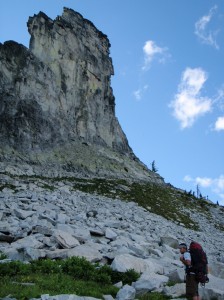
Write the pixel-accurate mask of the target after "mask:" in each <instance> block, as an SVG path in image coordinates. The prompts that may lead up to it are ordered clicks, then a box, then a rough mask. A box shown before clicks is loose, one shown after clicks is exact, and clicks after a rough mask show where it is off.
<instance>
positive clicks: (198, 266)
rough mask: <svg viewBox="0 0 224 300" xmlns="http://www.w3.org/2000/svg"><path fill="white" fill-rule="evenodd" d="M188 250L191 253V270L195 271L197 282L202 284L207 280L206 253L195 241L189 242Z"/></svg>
mask: <svg viewBox="0 0 224 300" xmlns="http://www.w3.org/2000/svg"><path fill="white" fill-rule="evenodd" d="M189 252H190V254H191V265H192V267H191V272H194V273H195V276H196V280H197V282H198V283H201V285H202V286H204V285H205V283H207V282H208V281H209V279H208V277H207V265H208V259H207V255H206V253H205V252H204V250H203V248H202V246H201V245H200V244H199V243H197V242H191V243H190V248H189Z"/></svg>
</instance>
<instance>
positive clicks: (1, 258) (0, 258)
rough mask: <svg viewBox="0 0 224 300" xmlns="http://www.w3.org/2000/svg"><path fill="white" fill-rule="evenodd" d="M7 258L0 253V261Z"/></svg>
mask: <svg viewBox="0 0 224 300" xmlns="http://www.w3.org/2000/svg"><path fill="white" fill-rule="evenodd" d="M6 258H7V256H6V255H5V254H4V253H2V252H1V251H0V260H3V259H6Z"/></svg>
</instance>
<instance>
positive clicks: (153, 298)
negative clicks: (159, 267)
mask: <svg viewBox="0 0 224 300" xmlns="http://www.w3.org/2000/svg"><path fill="white" fill-rule="evenodd" d="M138 299H139V300H166V299H172V298H171V297H169V296H165V295H162V294H160V293H157V292H152V293H148V294H146V295H144V296H142V297H138Z"/></svg>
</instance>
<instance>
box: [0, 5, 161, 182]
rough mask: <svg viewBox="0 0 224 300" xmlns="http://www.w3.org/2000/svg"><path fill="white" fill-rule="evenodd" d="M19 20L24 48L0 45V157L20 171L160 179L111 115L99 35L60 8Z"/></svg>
mask: <svg viewBox="0 0 224 300" xmlns="http://www.w3.org/2000/svg"><path fill="white" fill-rule="evenodd" d="M27 25H28V30H29V33H30V35H31V39H30V47H29V49H27V48H26V47H25V46H23V45H21V44H18V43H16V42H14V41H7V42H5V43H4V44H3V45H2V44H0V61H1V64H0V145H1V152H0V158H1V162H7V168H9V163H10V164H11V169H12V168H13V169H15V168H18V166H19V169H20V172H22V173H23V172H24V169H27V168H28V169H29V172H30V173H32V174H36V173H44V174H45V175H46V172H47V174H48V175H52V174H53V175H63V174H67V173H71V172H73V173H74V172H75V173H82V174H93V175H97V176H98V175H99V176H102V175H109V176H124V177H136V178H140V179H141V178H142V179H146V180H148V179H149V180H151V181H156V182H160V183H162V182H163V180H162V178H161V177H159V176H158V175H157V174H154V173H152V172H150V171H149V170H148V169H147V168H146V166H145V165H144V164H142V163H141V162H140V161H139V159H138V158H137V157H136V156H135V155H134V154H133V151H132V149H131V148H130V146H129V144H128V140H127V138H126V136H125V134H124V132H123V131H122V128H121V126H120V124H119V122H118V120H117V118H116V115H115V98H114V95H113V90H112V88H111V82H110V80H111V76H112V75H113V74H114V70H113V65H112V60H111V57H110V56H109V48H110V43H109V40H108V38H107V36H106V35H105V34H103V33H102V32H100V31H99V30H98V29H97V28H96V27H95V26H94V25H93V24H92V23H91V22H90V21H88V20H86V19H84V18H83V17H82V16H81V15H80V14H79V13H77V12H75V11H73V10H71V9H67V8H64V11H63V14H62V16H59V17H57V18H56V19H55V20H52V19H50V18H49V17H48V16H46V15H45V14H44V13H42V12H40V13H39V14H37V15H34V16H33V17H30V18H29V20H28V23H27ZM24 163H27V166H26V167H25V168H24ZM21 165H23V168H22V170H21ZM31 165H32V166H33V167H32V168H31V167H30V166H31ZM30 168H31V170H30ZM4 169H5V164H4V163H2V164H1V170H4ZM11 169H10V172H11V171H12V170H11Z"/></svg>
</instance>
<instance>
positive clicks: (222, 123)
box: [215, 117, 224, 131]
mask: <svg viewBox="0 0 224 300" xmlns="http://www.w3.org/2000/svg"><path fill="white" fill-rule="evenodd" d="M215 130H216V131H220V130H224V117H219V118H218V119H217V120H216V122H215Z"/></svg>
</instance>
